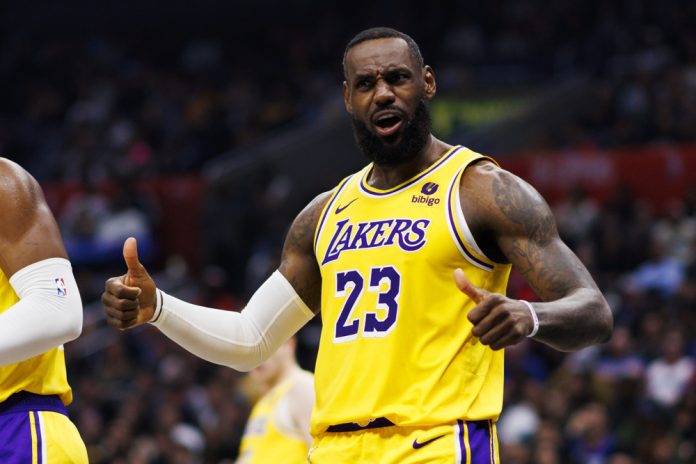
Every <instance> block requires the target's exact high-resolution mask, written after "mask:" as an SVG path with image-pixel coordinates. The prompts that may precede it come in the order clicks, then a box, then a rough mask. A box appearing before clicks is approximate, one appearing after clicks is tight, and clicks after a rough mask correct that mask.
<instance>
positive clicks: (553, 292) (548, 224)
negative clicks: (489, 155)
mask: <svg viewBox="0 0 696 464" xmlns="http://www.w3.org/2000/svg"><path fill="white" fill-rule="evenodd" d="M492 188H493V194H494V197H495V202H496V204H497V205H498V207H499V208H500V211H502V213H503V214H504V216H505V217H506V218H507V219H508V220H510V221H511V222H513V223H514V224H516V225H517V226H520V227H521V228H522V231H521V232H522V234H521V235H519V236H515V235H514V234H513V236H512V237H511V239H510V240H509V241H507V244H506V246H505V248H506V249H505V250H504V253H505V254H506V255H507V256H508V259H510V261H511V262H512V263H513V264H514V266H515V268H516V269H517V270H518V271H520V273H521V274H522V275H523V276H524V277H525V279H526V280H527V282H528V283H529V284H530V285H531V286H532V288H533V289H534V291H535V292H536V293H537V294H538V295H539V296H541V297H550V298H558V297H560V296H562V295H564V294H566V293H567V291H568V289H569V288H570V284H571V282H574V281H576V278H577V274H576V269H574V268H575V267H577V263H573V265H571V266H570V267H569V266H567V264H568V263H567V259H568V258H569V256H562V254H563V252H562V251H561V250H559V249H557V247H548V245H549V244H551V242H552V241H553V240H554V239H555V238H557V237H558V234H557V232H556V224H555V222H554V219H553V215H552V214H551V211H550V209H549V207H548V206H547V205H546V202H545V201H544V200H543V199H542V198H541V197H540V196H539V194H538V193H536V191H534V190H532V189H530V190H528V191H525V190H524V187H523V186H521V185H520V184H519V183H517V182H516V181H515V179H513V178H512V177H510V176H508V175H503V176H497V177H496V178H495V180H494V181H493V185H492ZM573 258H574V257H572V256H571V257H570V259H571V260H573V261H576V259H573Z"/></svg>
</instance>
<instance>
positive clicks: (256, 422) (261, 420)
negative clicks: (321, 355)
mask: <svg viewBox="0 0 696 464" xmlns="http://www.w3.org/2000/svg"><path fill="white" fill-rule="evenodd" d="M295 381H296V379H295V378H290V379H288V380H285V381H284V382H281V383H280V384H279V385H277V386H276V387H275V388H273V389H272V390H271V391H269V392H268V393H267V394H266V395H264V396H263V397H262V398H261V399H260V400H259V401H258V402H257V403H256V404H255V405H254V408H253V409H252V411H251V414H250V416H249V420H248V421H247V425H246V429H245V430H244V436H243V437H242V443H241V446H240V449H239V461H238V463H239V464H270V463H276V462H277V463H280V462H282V463H287V464H295V463H297V464H300V463H306V462H307V451H308V449H309V447H308V446H307V443H306V442H305V441H304V440H303V439H302V438H301V437H300V436H299V435H298V436H296V437H293V436H288V435H287V434H286V433H284V432H283V431H281V430H280V429H279V427H278V423H277V419H276V417H277V413H278V411H277V408H278V405H279V403H280V402H281V400H282V399H283V397H284V396H285V395H286V394H287V393H288V391H289V390H290V388H292V386H293V385H294V383H295Z"/></svg>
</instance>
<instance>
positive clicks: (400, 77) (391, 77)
mask: <svg viewBox="0 0 696 464" xmlns="http://www.w3.org/2000/svg"><path fill="white" fill-rule="evenodd" d="M410 77H411V75H410V74H408V73H407V72H405V71H396V72H393V73H390V74H388V75H387V79H386V80H387V82H388V83H390V84H392V85H394V84H401V83H403V82H405V81H407V80H408V79H409V78H410Z"/></svg>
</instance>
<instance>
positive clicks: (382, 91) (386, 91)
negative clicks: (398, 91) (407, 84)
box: [375, 79, 396, 106]
mask: <svg viewBox="0 0 696 464" xmlns="http://www.w3.org/2000/svg"><path fill="white" fill-rule="evenodd" d="M395 99H396V97H395V96H394V92H393V91H392V88H391V85H389V84H388V83H387V82H385V81H384V79H378V80H377V83H376V84H375V103H376V104H377V105H379V106H385V105H390V104H392V103H394V100H395Z"/></svg>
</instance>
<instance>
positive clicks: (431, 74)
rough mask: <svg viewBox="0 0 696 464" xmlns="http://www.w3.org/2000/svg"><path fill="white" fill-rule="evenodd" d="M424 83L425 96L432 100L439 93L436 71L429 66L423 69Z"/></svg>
mask: <svg viewBox="0 0 696 464" xmlns="http://www.w3.org/2000/svg"><path fill="white" fill-rule="evenodd" d="M423 83H424V85H425V96H426V97H428V100H430V99H431V98H433V97H434V96H435V94H436V93H437V82H436V81H435V71H433V68H431V67H430V66H428V65H425V66H424V67H423Z"/></svg>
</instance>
